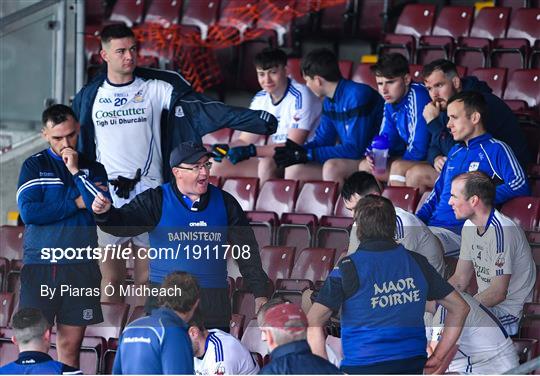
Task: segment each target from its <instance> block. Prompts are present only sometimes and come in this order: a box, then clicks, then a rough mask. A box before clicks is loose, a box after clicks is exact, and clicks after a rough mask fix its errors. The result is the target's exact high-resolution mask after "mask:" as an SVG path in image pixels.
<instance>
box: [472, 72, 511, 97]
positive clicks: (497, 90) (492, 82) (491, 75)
mask: <svg viewBox="0 0 540 376" xmlns="http://www.w3.org/2000/svg"><path fill="white" fill-rule="evenodd" d="M471 75H472V76H475V77H476V78H478V79H479V80H480V81H484V82H485V83H487V84H488V86H489V87H490V88H491V90H493V94H495V95H496V96H498V97H499V98H501V97H502V94H503V92H504V89H505V87H506V68H477V69H475V70H474V71H473V72H472V74H471Z"/></svg>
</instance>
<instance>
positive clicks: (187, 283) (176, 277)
mask: <svg viewBox="0 0 540 376" xmlns="http://www.w3.org/2000/svg"><path fill="white" fill-rule="evenodd" d="M161 287H162V288H165V289H168V288H175V287H177V288H179V289H180V290H181V291H182V294H181V295H175V294H170V295H169V294H165V295H164V296H160V297H159V299H158V302H159V305H160V306H164V307H167V308H170V309H172V310H174V311H176V312H180V313H187V312H189V311H190V310H191V309H192V308H193V306H194V305H195V303H196V302H197V299H199V295H200V287H199V283H198V282H197V279H196V278H195V277H194V276H192V275H191V274H189V273H186V272H172V273H170V274H169V275H167V277H165V280H164V281H163V283H162V284H161Z"/></svg>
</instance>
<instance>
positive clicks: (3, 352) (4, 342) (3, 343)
mask: <svg viewBox="0 0 540 376" xmlns="http://www.w3.org/2000/svg"><path fill="white" fill-rule="evenodd" d="M18 357H19V348H18V347H17V345H15V344H14V343H13V342H11V338H1V339H0V367H1V366H5V365H6V364H8V363H11V362H14V361H16V360H17V358H18Z"/></svg>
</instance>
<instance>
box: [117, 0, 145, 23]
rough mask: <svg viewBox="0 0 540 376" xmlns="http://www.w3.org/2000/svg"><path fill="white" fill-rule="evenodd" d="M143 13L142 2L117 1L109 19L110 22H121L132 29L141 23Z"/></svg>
mask: <svg viewBox="0 0 540 376" xmlns="http://www.w3.org/2000/svg"><path fill="white" fill-rule="evenodd" d="M143 12H144V1H143V0H117V1H116V3H115V4H114V6H113V9H112V12H111V16H110V17H109V19H110V20H111V21H116V22H123V23H125V24H126V25H127V26H128V27H132V26H134V25H137V24H140V23H142V20H143Z"/></svg>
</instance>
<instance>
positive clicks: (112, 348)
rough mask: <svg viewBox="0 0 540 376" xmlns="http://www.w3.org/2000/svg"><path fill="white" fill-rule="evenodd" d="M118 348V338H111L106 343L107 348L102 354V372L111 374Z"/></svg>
mask: <svg viewBox="0 0 540 376" xmlns="http://www.w3.org/2000/svg"><path fill="white" fill-rule="evenodd" d="M117 349H118V339H117V338H111V339H110V340H109V342H108V343H107V350H106V351H105V353H104V354H103V362H102V367H101V368H102V374H105V375H112V369H113V364H114V358H115V356H116V351H117Z"/></svg>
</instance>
